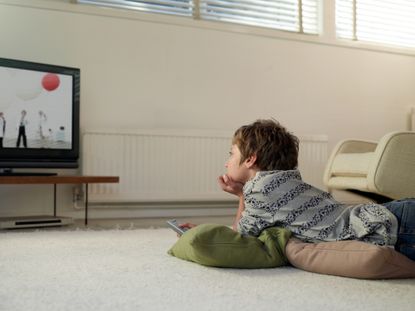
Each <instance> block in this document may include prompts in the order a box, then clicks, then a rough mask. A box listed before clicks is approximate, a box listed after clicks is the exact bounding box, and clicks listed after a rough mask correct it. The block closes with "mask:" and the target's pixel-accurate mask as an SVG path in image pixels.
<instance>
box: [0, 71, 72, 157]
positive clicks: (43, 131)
mask: <svg viewBox="0 0 415 311" xmlns="http://www.w3.org/2000/svg"><path fill="white" fill-rule="evenodd" d="M72 80H73V77H72V76H71V75H65V74H56V73H48V72H41V71H35V70H26V69H18V68H9V67H0V148H30V149H72V96H73V94H72V83H73V81H72Z"/></svg>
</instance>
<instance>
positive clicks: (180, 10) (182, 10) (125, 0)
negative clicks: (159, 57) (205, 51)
mask: <svg viewBox="0 0 415 311" xmlns="http://www.w3.org/2000/svg"><path fill="white" fill-rule="evenodd" d="M78 2H79V3H86V4H95V5H101V6H109V7H116V8H123V9H132V10H139V11H146V12H151V13H163V14H173V15H181V16H192V14H193V0H146V1H140V0H78Z"/></svg>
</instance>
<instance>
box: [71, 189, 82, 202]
mask: <svg viewBox="0 0 415 311" xmlns="http://www.w3.org/2000/svg"><path fill="white" fill-rule="evenodd" d="M83 195H84V193H83V191H82V189H80V188H79V187H73V188H72V201H73V202H74V203H75V202H78V201H81V200H82V198H83Z"/></svg>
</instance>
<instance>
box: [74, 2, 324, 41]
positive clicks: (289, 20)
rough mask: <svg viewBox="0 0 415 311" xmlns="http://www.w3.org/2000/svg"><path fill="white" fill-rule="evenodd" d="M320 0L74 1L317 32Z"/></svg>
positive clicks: (311, 32)
mask: <svg viewBox="0 0 415 311" xmlns="http://www.w3.org/2000/svg"><path fill="white" fill-rule="evenodd" d="M319 1H320V0H146V1H141V0H78V2H79V3H87V4H95V5H103V6H111V7H117V8H125V9H135V10H140V11H147V12H152V13H166V14H174V15H182V16H194V17H195V18H201V19H206V20H216V21H224V22H233V23H239V24H247V25H253V26H262V27H270V28H275V29H281V30H288V31H294V32H300V33H307V34H317V33H318V23H319V21H318V19H319V16H318V13H319V8H318V4H319Z"/></svg>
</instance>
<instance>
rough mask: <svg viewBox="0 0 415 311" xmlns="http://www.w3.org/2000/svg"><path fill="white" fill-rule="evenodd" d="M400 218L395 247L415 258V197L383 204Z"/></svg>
mask: <svg viewBox="0 0 415 311" xmlns="http://www.w3.org/2000/svg"><path fill="white" fill-rule="evenodd" d="M383 205H384V206H385V207H386V208H387V209H388V210H390V211H391V212H392V213H393V214H394V215H395V216H396V218H398V223H399V229H398V230H399V231H398V241H397V243H396V245H395V249H396V250H397V251H399V252H400V253H402V254H404V255H406V256H407V257H409V258H411V259H412V260H415V198H411V199H403V200H396V201H392V202H388V203H384V204H383Z"/></svg>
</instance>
